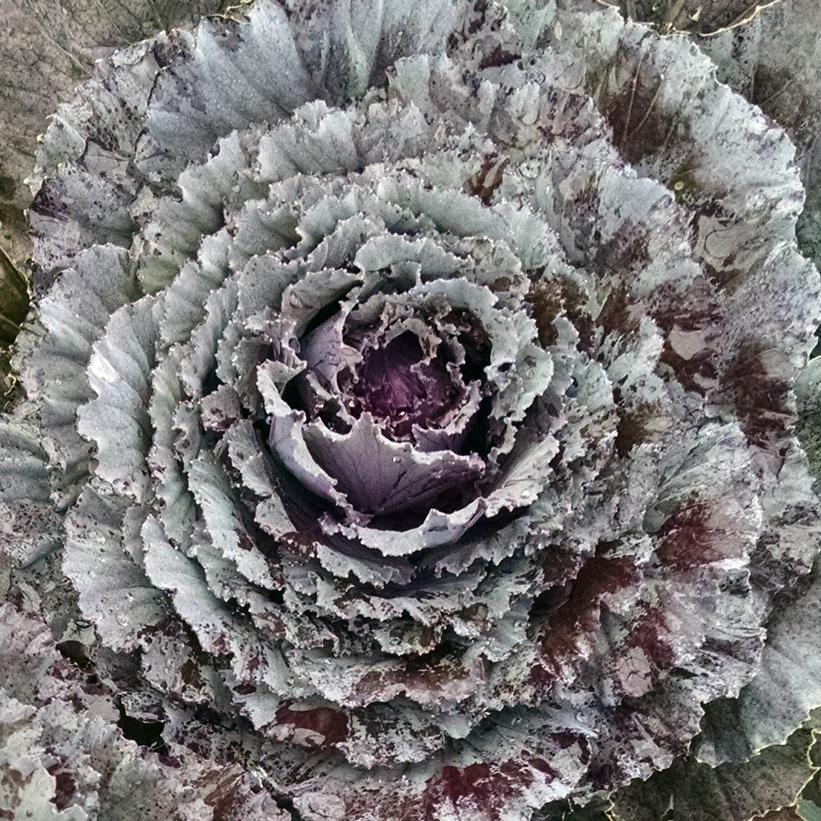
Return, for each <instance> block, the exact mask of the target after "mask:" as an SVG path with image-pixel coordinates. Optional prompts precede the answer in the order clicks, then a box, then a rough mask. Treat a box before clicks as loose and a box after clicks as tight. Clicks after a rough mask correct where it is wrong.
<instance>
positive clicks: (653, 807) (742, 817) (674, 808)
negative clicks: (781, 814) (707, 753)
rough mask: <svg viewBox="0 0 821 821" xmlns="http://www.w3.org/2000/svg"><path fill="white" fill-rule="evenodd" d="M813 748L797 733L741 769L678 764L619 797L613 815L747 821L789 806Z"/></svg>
mask: <svg viewBox="0 0 821 821" xmlns="http://www.w3.org/2000/svg"><path fill="white" fill-rule="evenodd" d="M813 743H814V737H813V733H812V731H811V730H799V731H798V732H796V733H794V734H793V735H792V736H791V737H790V739H789V740H788V741H787V743H786V744H785V745H783V746H776V747H768V748H767V749H765V750H763V751H762V752H761V753H759V754H758V755H756V756H754V757H753V758H751V759H750V760H749V761H745V762H742V763H740V764H722V765H720V766H718V767H716V768H712V767H710V766H709V765H707V764H700V763H698V762H696V761H694V760H693V759H689V758H688V759H685V760H683V761H679V762H676V763H675V764H674V765H673V766H672V767H671V768H670V769H669V770H665V771H664V772H661V773H658V774H656V775H654V776H652V777H651V778H649V779H648V780H647V781H639V782H634V783H633V784H631V785H629V786H628V787H626V788H624V789H622V790H620V791H619V792H617V793H616V795H615V796H614V806H615V813H616V815H617V816H620V817H622V818H624V819H629V821H659V819H661V818H665V819H669V821H717V819H721V821H747V819H749V818H750V817H751V816H754V815H760V814H763V813H766V812H767V811H769V810H774V809H775V810H778V809H781V808H782V807H788V806H789V805H791V804H793V803H794V802H795V800H796V797H797V796H798V795H799V793H800V792H801V790H802V789H803V787H804V785H805V784H806V783H807V781H809V779H810V778H812V776H813V774H814V772H816V770H817V768H815V767H813V766H812V765H811V763H810V760H809V750H810V748H811V746H812V744H813Z"/></svg>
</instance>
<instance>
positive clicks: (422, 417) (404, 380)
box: [354, 332, 458, 438]
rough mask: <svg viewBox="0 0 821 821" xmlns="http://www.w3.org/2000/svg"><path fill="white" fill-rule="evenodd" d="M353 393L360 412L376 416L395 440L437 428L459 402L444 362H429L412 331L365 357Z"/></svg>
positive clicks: (437, 359)
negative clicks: (420, 429)
mask: <svg viewBox="0 0 821 821" xmlns="http://www.w3.org/2000/svg"><path fill="white" fill-rule="evenodd" d="M354 393H355V396H356V398H357V405H358V410H359V411H360V412H368V413H370V414H372V415H373V417H374V418H375V419H376V420H378V421H379V423H381V425H382V426H384V427H385V428H387V429H388V430H389V431H390V432H391V433H392V434H393V436H394V437H397V438H404V437H406V436H408V435H409V434H410V433H411V430H412V429H413V426H414V425H419V426H420V427H432V426H435V425H436V423H437V422H438V420H439V419H441V418H442V416H443V415H444V414H446V413H447V411H448V410H449V409H450V408H451V407H452V405H453V403H454V402H455V401H456V399H457V397H458V390H457V389H456V388H455V386H454V385H453V382H452V381H451V378H450V374H449V373H448V370H447V362H446V361H445V357H444V356H443V355H442V354H437V355H436V356H435V357H433V358H430V357H425V355H424V352H423V350H422V346H421V345H420V343H419V339H418V337H417V336H416V335H415V334H413V333H410V332H405V333H403V334H400V335H399V336H397V337H396V338H395V339H393V340H391V341H390V342H389V343H388V344H387V345H385V346H384V347H378V348H374V349H373V350H371V351H369V352H368V353H367V354H366V356H365V358H364V361H363V362H362V365H361V367H360V368H359V373H358V380H357V382H356V385H355V388H354Z"/></svg>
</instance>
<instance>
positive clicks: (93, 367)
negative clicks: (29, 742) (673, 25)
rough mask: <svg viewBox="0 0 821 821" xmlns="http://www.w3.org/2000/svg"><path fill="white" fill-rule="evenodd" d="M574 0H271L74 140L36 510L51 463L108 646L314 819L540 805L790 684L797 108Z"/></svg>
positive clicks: (801, 331) (129, 694) (139, 686)
mask: <svg viewBox="0 0 821 821" xmlns="http://www.w3.org/2000/svg"><path fill="white" fill-rule="evenodd" d="M569 6H570V7H569V8H564V7H563V4H559V7H558V8H557V6H556V4H555V3H548V4H546V5H538V4H529V3H526V2H512V0H511V2H507V3H503V2H495V0H490V2H484V0H483V1H482V2H469V0H460V1H459V2H455V3H454V2H445V0H424V2H420V3H415V4H408V3H406V2H405V1H404V0H384V1H383V2H368V1H367V0H362V1H361V2H359V1H358V0H357V2H341V0H340V1H339V2H337V0H287V2H282V3H276V2H273V0H257V2H254V3H251V4H248V5H247V6H243V7H242V9H241V10H239V11H237V12H236V13H235V16H229V17H222V18H214V19H207V20H204V21H203V22H201V23H200V24H199V26H198V27H197V28H196V29H195V30H193V31H187V30H177V31H172V32H171V33H170V34H168V35H160V36H158V37H156V38H154V39H152V40H148V41H145V42H143V43H141V44H139V45H136V46H134V47H132V48H130V49H128V50H125V51H122V52H118V53H117V54H116V55H114V56H113V57H112V58H111V59H109V60H107V61H104V62H102V63H101V64H100V65H99V67H98V69H97V73H96V75H95V77H94V78H93V79H92V80H91V81H90V82H89V83H88V84H86V85H84V86H83V87H81V89H80V90H79V91H78V92H77V96H76V98H75V99H74V100H73V101H72V102H70V103H68V104H67V105H65V106H63V107H62V108H61V109H60V111H59V113H58V115H57V116H56V117H55V118H54V119H53V121H52V122H51V124H50V126H49V129H48V131H47V132H46V134H45V136H44V139H43V143H42V146H41V149H40V152H39V155H38V169H37V173H36V179H37V180H38V184H39V191H38V193H37V195H36V198H35V201H34V204H33V206H32V209H31V213H30V225H31V231H32V235H33V238H34V242H35V257H36V261H37V263H38V265H39V266H40V268H41V271H42V274H41V279H42V283H43V289H42V290H43V291H44V293H43V295H42V297H41V298H40V299H39V301H38V305H37V309H38V322H39V325H38V327H37V328H36V333H34V332H32V333H29V335H28V336H26V337H25V338H24V340H23V342H22V343H21V350H20V354H19V357H18V359H19V362H18V365H19V370H20V375H21V380H22V383H23V385H24V387H25V389H26V392H27V396H28V400H27V402H26V403H24V404H23V405H21V407H20V409H19V410H18V412H17V413H16V415H15V417H14V418H13V419H11V420H9V421H8V423H7V424H6V426H5V427H4V428H3V429H2V431H0V433H1V434H2V437H3V439H2V441H3V444H4V447H5V450H4V451H3V453H5V454H6V462H4V464H7V465H13V466H14V471H13V474H14V476H15V477H17V478H16V479H15V481H17V479H22V478H25V488H26V490H25V491H21V490H18V491H17V492H16V493H12V492H11V491H7V493H6V497H7V498H8V499H9V500H11V501H8V502H7V505H8V507H9V515H10V516H14V517H16V519H15V520H14V521H15V525H14V527H15V530H16V532H18V533H20V534H21V535H20V537H19V538H18V539H17V540H16V542H15V544H14V545H13V549H14V551H15V552H16V555H17V556H18V557H19V558H21V559H23V560H29V561H30V560H32V559H33V558H35V557H36V556H38V555H41V554H42V553H43V552H44V550H45V549H46V547H47V546H51V545H52V544H53V538H54V533H53V530H51V531H49V532H48V534H44V532H43V531H44V528H45V526H46V525H48V524H54V518H55V514H53V513H49V517H48V521H46V522H44V523H43V525H42V526H40V527H36V528H32V529H31V530H30V531H29V532H25V531H24V523H26V522H30V521H32V520H34V519H35V518H36V517H37V516H38V515H39V514H40V512H41V511H43V510H46V509H50V507H51V506H52V505H53V503H54V502H55V501H56V502H57V503H58V507H59V511H60V513H59V515H58V516H56V518H57V519H59V521H58V522H57V523H56V525H55V526H56V527H57V528H58V529H59V531H60V533H61V535H60V536H58V538H62V539H63V541H64V547H63V548H62V550H63V552H62V570H63V572H64V573H65V575H66V576H67V577H68V579H70V581H71V583H72V585H73V587H74V589H75V590H76V594H77V601H78V606H79V611H80V613H81V614H82V617H83V618H85V619H87V620H88V622H89V623H91V624H92V625H93V626H94V628H95V630H96V632H97V634H98V636H99V642H100V644H99V647H98V648H97V649H96V650H95V652H96V653H97V658H98V662H97V663H98V664H99V665H100V669H101V670H104V671H105V675H106V676H107V677H108V678H107V679H106V680H107V681H108V682H109V683H108V686H110V687H112V688H114V689H115V691H118V692H120V693H121V698H123V699H124V700H125V703H126V704H131V705H135V704H136V705H139V709H140V710H142V711H143V712H146V711H147V712H149V713H151V714H152V715H154V716H155V720H157V721H166V722H168V724H169V727H173V729H171V730H168V731H167V734H170V735H173V737H174V743H175V744H177V743H178V744H180V745H183V746H186V745H187V746H188V747H191V748H193V749H195V750H197V752H198V754H201V755H203V756H206V757H208V756H215V757H217V758H219V757H220V756H223V759H224V758H225V757H228V755H229V754H228V753H227V752H226V750H227V749H229V748H231V749H232V750H233V751H232V752H231V753H230V756H231V760H232V761H236V760H243V761H245V762H246V765H247V766H248V767H249V768H252V769H253V771H254V772H256V773H260V774H263V775H264V780H265V782H266V784H267V785H268V787H269V788H270V789H271V790H272V792H273V793H274V794H275V795H276V796H277V797H278V798H280V799H287V801H288V802H289V804H288V806H293V807H295V808H296V810H297V811H298V812H299V813H300V817H302V818H305V819H326V820H328V821H330V820H331V819H334V820H336V819H348V820H349V821H355V820H356V819H362V820H363V821H364V819H368V820H369V821H388V819H395V818H403V819H409V820H410V819H420V821H421V819H462V820H463V821H468V819H470V821H502V819H527V818H530V817H531V815H532V813H533V812H534V811H536V810H537V809H538V808H540V807H542V806H543V805H546V804H548V803H549V802H553V801H557V800H562V799H565V798H572V799H574V800H579V801H584V800H588V799H589V798H591V797H592V796H594V795H596V794H598V793H601V792H608V791H611V790H613V789H615V788H617V787H619V786H620V785H623V784H625V783H626V782H628V781H629V780H631V779H634V778H646V777H647V776H649V775H650V774H651V773H652V772H653V771H654V770H658V769H662V768H665V767H667V766H669V765H670V763H671V762H672V761H673V759H674V758H675V757H676V756H678V755H680V754H682V753H684V752H685V751H686V750H687V749H688V747H689V745H690V743H691V741H692V739H693V738H694V736H695V735H696V734H697V733H698V732H699V727H700V721H701V718H702V714H703V712H704V706H703V705H705V704H706V703H709V702H713V701H715V700H717V699H722V698H724V697H735V696H737V695H738V693H739V691H740V690H741V689H742V688H743V687H745V686H758V687H759V692H760V693H764V695H760V697H759V698H758V702H757V704H758V707H757V708H756V709H758V710H759V712H760V707H761V702H762V701H766V700H767V699H769V700H770V701H771V702H772V701H773V700H774V696H773V690H772V688H770V689H768V687H769V684H771V683H772V679H771V678H770V677H771V676H775V675H777V673H776V671H775V667H776V666H777V665H776V664H775V663H774V661H773V659H774V656H768V655H767V650H766V647H765V636H766V631H765V629H764V628H765V625H766V623H767V619H768V618H769V617H770V613H771V611H772V608H773V601H778V600H780V599H778V597H779V596H780V595H781V593H780V591H782V590H783V589H784V588H787V587H791V586H792V585H793V583H794V582H795V580H796V579H797V578H798V577H801V576H803V575H805V574H807V573H808V571H809V570H810V568H811V564H812V560H813V557H814V554H815V550H816V543H817V535H818V522H817V518H816V511H815V502H814V498H813V496H812V494H811V492H810V478H809V474H808V472H807V468H806V464H805V462H806V460H805V457H804V455H803V453H802V451H801V449H800V448H799V447H798V445H797V443H796V441H795V439H794V436H793V430H792V428H793V423H794V418H793V416H794V403H793V399H792V392H791V391H792V383H793V380H794V376H795V374H796V372H797V370H798V369H799V368H800V367H801V366H802V365H803V363H804V362H805V360H806V357H807V355H808V353H809V351H810V350H811V348H812V345H813V332H814V330H815V327H816V323H817V322H818V315H819V284H818V274H817V272H816V270H815V268H814V267H813V265H812V264H811V263H810V262H808V261H807V260H806V259H804V258H803V257H802V256H801V255H800V254H799V252H798V251H797V249H796V246H795V226H796V221H797V219H798V216H799V214H800V212H801V208H802V202H803V189H802V185H801V182H800V179H799V176H798V172H797V169H796V168H795V165H794V163H793V156H794V149H793V146H792V145H791V143H790V141H789V140H788V138H787V137H786V135H785V134H784V133H783V132H782V131H781V130H780V129H779V128H778V127H777V126H775V125H774V124H773V123H772V122H771V121H769V120H768V119H766V117H765V116H764V115H763V114H762V113H761V112H760V110H758V109H757V108H755V107H753V106H751V105H750V104H748V103H747V102H746V101H745V100H744V99H743V98H741V97H739V96H737V95H735V94H734V93H733V92H732V91H730V89H729V88H728V87H726V86H724V85H721V84H719V83H718V82H717V81H716V80H715V78H714V72H713V70H712V69H711V65H710V63H709V61H708V60H707V58H705V57H704V56H703V55H702V54H701V53H700V52H699V51H698V50H697V49H695V47H693V46H691V45H690V44H688V43H687V42H686V41H684V40H680V39H664V38H661V37H659V36H657V35H656V34H655V33H653V32H652V31H651V30H650V29H648V28H646V27H644V26H642V25H640V24H636V23H631V22H625V21H623V20H622V19H621V18H620V17H619V16H618V15H617V14H616V13H615V12H612V11H604V10H598V11H595V12H593V11H590V12H588V11H583V10H579V9H575V8H573V4H569ZM18 487H23V485H19V486H18ZM15 495H16V496H17V497H20V498H18V500H17V501H16V502H15V501H13V500H12V497H14V496H15ZM23 497H24V498H23ZM774 635H775V634H774ZM755 676H758V678H757V679H754V677H755ZM755 681H758V685H755V684H754V682H755ZM751 682H753V684H751ZM149 705H150V707H149ZM745 709H746V708H745ZM751 709H752V708H751ZM152 711H153V712H152ZM181 716H182V717H184V719H183V718H180V717H181ZM775 725H776V726H771V727H769V728H768V730H767V733H768V734H769V735H768V736H767V738H768V739H769V742H768V743H771V742H772V741H773V740H778V739H779V733H781V732H782V728H781V726H780V725H779V724H778V722H775ZM217 739H219V741H218V740H217ZM226 739H230V740H226ZM237 739H240V741H237ZM760 740H761V739H758V741H760ZM699 743H700V744H701V745H702V749H703V755H704V756H705V757H709V756H713V758H714V759H715V760H721V759H722V756H723V752H722V743H721V739H719V738H713V737H710V736H709V734H707V735H705V736H702V740H701V741H700V742H699ZM755 743H757V742H755ZM238 749H240V750H241V752H237V750H238ZM221 760H222V759H221ZM198 766H199V765H198ZM243 783H244V782H243ZM260 806H262V804H260ZM265 811H267V812H271V810H270V807H268V809H267V810H265ZM260 812H263V810H262V809H261V810H260ZM215 817H216V816H215ZM260 817H263V816H262V815H260Z"/></svg>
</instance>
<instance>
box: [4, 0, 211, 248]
mask: <svg viewBox="0 0 821 821" xmlns="http://www.w3.org/2000/svg"><path fill="white" fill-rule="evenodd" d="M223 5H224V3H223V2H222V0H135V2H129V3H122V2H119V0H101V1H100V0H2V2H0V18H2V20H3V27H2V32H0V54H2V60H0V110H2V111H3V117H2V118H1V119H0V225H2V229H3V234H2V235H0V238H5V239H6V240H11V243H10V245H9V248H10V251H11V254H12V256H13V257H14V258H16V259H21V258H23V257H24V256H25V255H26V253H27V242H26V238H25V224H24V221H23V215H22V208H24V207H26V206H27V205H28V203H29V202H30V200H31V195H30V193H29V191H28V189H27V187H26V185H25V182H24V180H25V178H26V177H27V176H28V175H29V174H30V173H31V171H32V170H33V167H34V161H33V156H34V148H35V143H36V138H37V135H38V134H39V133H40V132H42V131H43V130H45V127H46V118H47V117H48V116H49V115H50V114H52V113H53V112H54V111H55V110H56V109H57V106H58V105H59V104H60V103H61V102H63V101H65V100H66V99H68V97H69V95H70V94H71V92H72V91H73V89H74V88H75V87H76V86H77V85H78V84H79V83H80V82H83V81H84V80H86V79H88V78H89V77H90V76H91V72H92V69H93V65H94V61H95V60H97V59H99V58H100V57H103V56H105V55H106V54H109V53H110V52H111V51H112V50H113V49H115V48H119V47H122V46H126V45H130V44H131V43H134V42H136V41H138V40H141V39H143V38H144V37H147V36H149V35H151V34H153V33H154V32H156V31H158V30H159V29H162V28H166V27H168V26H171V25H178V24H180V23H185V22H187V21H190V20H196V19H197V18H198V17H200V16H201V15H203V14H213V13H215V12H217V11H219V10H220V8H222V6H223Z"/></svg>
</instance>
